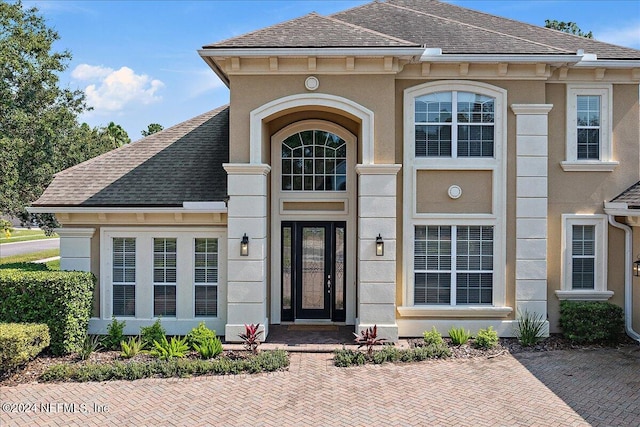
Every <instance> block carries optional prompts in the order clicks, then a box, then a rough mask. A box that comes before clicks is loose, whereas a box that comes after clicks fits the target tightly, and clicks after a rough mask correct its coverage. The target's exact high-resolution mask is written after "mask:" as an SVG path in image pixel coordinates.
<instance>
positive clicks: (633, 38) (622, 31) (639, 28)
mask: <svg viewBox="0 0 640 427" xmlns="http://www.w3.org/2000/svg"><path fill="white" fill-rule="evenodd" d="M593 34H594V36H595V38H596V40H599V41H601V42H607V43H611V44H617V45H619V46H628V47H633V48H636V49H640V22H636V23H634V24H633V25H631V26H626V27H617V28H606V29H602V30H598V31H595V30H594V31H593Z"/></svg>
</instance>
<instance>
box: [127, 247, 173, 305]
mask: <svg viewBox="0 0 640 427" xmlns="http://www.w3.org/2000/svg"><path fill="white" fill-rule="evenodd" d="M171 238H172V237H165V236H162V237H160V236H154V237H153V239H152V240H151V242H152V244H153V248H152V249H151V253H152V256H153V257H154V258H155V254H156V253H162V254H163V255H165V257H164V259H163V267H162V270H163V276H164V277H165V278H166V275H167V266H166V263H165V262H166V255H167V254H168V253H170V252H166V250H165V251H163V252H156V251H155V239H171ZM177 244H178V242H177V239H176V282H156V281H155V273H156V272H155V270H156V267H155V259H154V262H153V263H152V264H151V278H152V280H153V296H152V298H153V303H152V304H153V305H154V307H153V311H155V292H156V286H175V287H176V311H177V304H178V283H177V280H178V273H179V270H180V268H179V267H178V264H177V257H178V252H177V251H178V248H177ZM164 249H166V247H165V248H164ZM136 252H137V250H136ZM176 314H177V313H176ZM154 316H155V314H154ZM155 317H175V316H173V315H171V316H170V315H164V316H155Z"/></svg>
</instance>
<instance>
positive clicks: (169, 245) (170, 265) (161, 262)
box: [153, 238, 177, 316]
mask: <svg viewBox="0 0 640 427" xmlns="http://www.w3.org/2000/svg"><path fill="white" fill-rule="evenodd" d="M176 251H177V244H176V239H175V238H155V239H153V315H154V316H175V315H176V276H177V267H176Z"/></svg>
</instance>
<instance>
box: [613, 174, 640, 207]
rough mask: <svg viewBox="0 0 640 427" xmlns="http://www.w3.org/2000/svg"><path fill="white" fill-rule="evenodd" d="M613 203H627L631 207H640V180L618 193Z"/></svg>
mask: <svg viewBox="0 0 640 427" xmlns="http://www.w3.org/2000/svg"><path fill="white" fill-rule="evenodd" d="M611 202H612V203H614V202H618V203H626V204H627V206H628V207H629V209H640V181H639V182H636V183H635V184H633V185H632V186H631V187H629V188H627V189H626V190H624V191H623V192H622V193H620V194H618V195H617V196H616V197H615V198H614V199H613V200H611Z"/></svg>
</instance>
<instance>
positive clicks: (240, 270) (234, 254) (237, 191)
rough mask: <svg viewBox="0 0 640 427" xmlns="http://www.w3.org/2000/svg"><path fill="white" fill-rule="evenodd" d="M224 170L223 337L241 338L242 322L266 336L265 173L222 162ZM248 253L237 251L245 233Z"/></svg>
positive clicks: (259, 168) (261, 169) (262, 168)
mask: <svg viewBox="0 0 640 427" xmlns="http://www.w3.org/2000/svg"><path fill="white" fill-rule="evenodd" d="M223 166H224V169H225V170H226V171H227V176H228V178H227V179H228V181H227V183H228V186H227V188H228V189H227V191H228V195H229V203H228V206H227V218H228V222H227V236H228V237H227V244H228V246H227V248H228V250H227V324H226V325H225V339H226V340H227V341H240V338H238V334H240V333H243V332H244V325H245V324H250V323H260V328H261V329H262V330H263V331H264V335H263V336H262V339H264V338H266V337H267V334H268V326H269V319H268V318H267V174H268V173H269V171H270V170H271V167H270V166H269V165H264V164H230V163H226V164H224V165H223ZM245 234H246V235H247V238H248V254H247V255H246V256H245V255H241V254H240V246H241V242H242V238H243V236H244V235H245Z"/></svg>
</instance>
